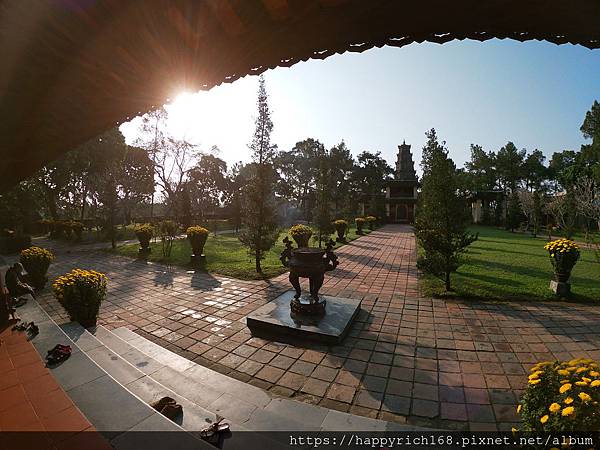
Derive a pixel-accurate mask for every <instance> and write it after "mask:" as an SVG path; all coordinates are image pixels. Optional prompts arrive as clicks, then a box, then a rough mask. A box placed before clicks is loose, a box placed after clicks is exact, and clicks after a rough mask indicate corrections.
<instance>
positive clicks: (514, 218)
mask: <svg viewBox="0 0 600 450" xmlns="http://www.w3.org/2000/svg"><path fill="white" fill-rule="evenodd" d="M520 221H521V202H520V200H519V194H518V190H516V189H515V190H514V191H512V192H511V193H510V196H509V197H508V207H507V210H506V229H507V230H510V231H515V228H517V227H518V226H519V223H520Z"/></svg>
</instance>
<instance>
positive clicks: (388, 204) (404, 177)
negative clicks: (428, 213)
mask: <svg viewBox="0 0 600 450" xmlns="http://www.w3.org/2000/svg"><path fill="white" fill-rule="evenodd" d="M418 184H419V181H418V180H417V174H416V172H415V165H414V162H413V159H412V153H411V152H410V145H409V144H407V143H406V142H403V143H402V145H399V146H398V159H397V161H396V171H395V173H394V179H393V180H392V181H390V182H389V183H388V184H387V186H386V192H385V211H386V216H387V220H388V222H392V223H394V222H396V223H412V222H413V221H414V219H415V207H416V203H417V186H418Z"/></svg>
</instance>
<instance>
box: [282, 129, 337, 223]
mask: <svg viewBox="0 0 600 450" xmlns="http://www.w3.org/2000/svg"><path fill="white" fill-rule="evenodd" d="M324 151H325V146H324V145H323V144H322V143H321V142H319V141H318V140H316V139H313V138H307V139H305V140H303V141H300V142H297V143H296V145H294V147H293V148H292V149H291V150H290V151H288V152H280V153H279V155H277V158H276V159H275V161H274V162H275V166H276V167H277V169H278V170H279V175H280V177H281V181H280V182H279V185H280V186H281V187H280V188H279V189H278V191H279V192H282V193H285V194H287V196H289V197H288V198H291V199H293V200H294V201H295V202H296V205H297V206H298V208H300V210H301V211H302V215H303V217H304V219H305V220H310V219H311V211H312V206H313V203H314V198H315V188H316V180H317V178H318V171H319V165H318V158H319V155H321V154H322V153H323V152H324Z"/></svg>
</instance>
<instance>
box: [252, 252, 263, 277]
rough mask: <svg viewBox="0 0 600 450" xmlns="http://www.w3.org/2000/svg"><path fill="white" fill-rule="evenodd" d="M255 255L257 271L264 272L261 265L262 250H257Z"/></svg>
mask: <svg viewBox="0 0 600 450" xmlns="http://www.w3.org/2000/svg"><path fill="white" fill-rule="evenodd" d="M254 257H255V263H256V272H257V273H262V267H260V251H258V250H257V251H256V253H255V254H254Z"/></svg>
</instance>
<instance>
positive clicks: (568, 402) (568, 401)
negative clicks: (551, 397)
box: [564, 397, 573, 405]
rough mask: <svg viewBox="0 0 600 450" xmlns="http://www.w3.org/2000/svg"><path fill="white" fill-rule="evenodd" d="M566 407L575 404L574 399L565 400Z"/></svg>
mask: <svg viewBox="0 0 600 450" xmlns="http://www.w3.org/2000/svg"><path fill="white" fill-rule="evenodd" d="M564 403H565V405H570V404H571V403H573V398H572V397H567V398H565V400H564Z"/></svg>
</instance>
